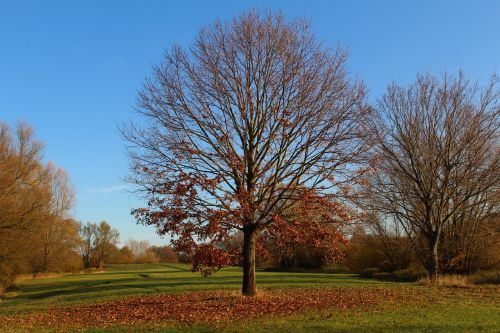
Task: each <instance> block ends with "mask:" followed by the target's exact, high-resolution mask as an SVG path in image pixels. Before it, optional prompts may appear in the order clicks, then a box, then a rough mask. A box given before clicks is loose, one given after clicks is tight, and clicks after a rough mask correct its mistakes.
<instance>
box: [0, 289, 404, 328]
mask: <svg viewBox="0 0 500 333" xmlns="http://www.w3.org/2000/svg"><path fill="white" fill-rule="evenodd" d="M407 292H408V290H405V291H404V292H403V290H401V289H399V290H396V289H395V288H373V287H371V288H362V287H359V288H335V289H275V290H266V291H263V292H262V294H260V295H258V296H257V297H254V298H249V297H243V296H240V295H238V293H237V292H236V291H209V292H207V291H200V292H187V293H175V294H159V295H147V296H141V297H134V298H126V299H122V300H114V301H107V302H102V303H96V304H93V305H85V306H70V307H60V308H52V309H47V310H42V311H36V312H32V313H30V314H29V315H16V316H9V317H2V318H0V323H1V322H3V324H7V325H9V326H10V325H16V326H17V325H20V326H24V327H40V326H46V327H69V326H71V327H88V326H99V327H103V326H114V325H134V324H140V323H146V322H157V321H163V320H174V321H179V322H185V323H198V322H223V321H232V320H246V319H252V318H257V317H261V316H280V315H289V314H293V313H297V312H301V311H308V310H319V309H327V308H332V309H337V310H338V309H348V308H354V307H360V306H365V305H373V304H378V303H380V302H382V301H383V300H387V299H392V300H394V299H397V298H400V297H404V296H408V294H407Z"/></svg>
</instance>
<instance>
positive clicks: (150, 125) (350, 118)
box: [122, 11, 370, 295]
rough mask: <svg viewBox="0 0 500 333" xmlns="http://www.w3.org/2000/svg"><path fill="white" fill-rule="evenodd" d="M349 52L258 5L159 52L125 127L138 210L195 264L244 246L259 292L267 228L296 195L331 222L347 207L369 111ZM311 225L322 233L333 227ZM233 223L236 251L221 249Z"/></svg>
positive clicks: (219, 261)
mask: <svg viewBox="0 0 500 333" xmlns="http://www.w3.org/2000/svg"><path fill="white" fill-rule="evenodd" d="M346 59H347V52H346V51H345V50H344V49H342V48H337V49H333V50H332V49H330V48H328V47H325V46H324V45H323V44H322V43H320V42H318V40H317V39H316V38H315V36H314V34H313V33H312V32H311V31H310V29H309V26H308V22H306V21H304V20H293V21H286V20H285V19H284V18H283V17H282V16H281V15H273V14H262V13H259V12H255V11H251V12H248V13H246V14H244V15H241V16H239V17H237V18H235V19H234V20H233V21H231V22H216V23H215V24H213V25H210V26H207V27H205V28H203V29H202V30H201V31H200V32H199V34H198V36H197V37H196V40H195V41H194V43H193V44H192V45H191V46H190V47H189V48H181V47H178V46H177V47H173V48H172V49H171V50H170V51H167V52H165V54H164V58H163V61H162V62H161V63H160V64H159V65H157V66H155V67H154V69H153V73H152V75H151V76H150V77H149V78H148V79H147V80H146V82H145V84H144V87H143V89H142V90H141V91H140V94H139V102H138V108H137V112H138V113H139V114H140V115H141V116H142V117H141V119H140V121H138V122H136V123H132V124H130V125H129V126H126V127H125V128H123V129H122V132H123V134H124V136H125V138H126V139H127V141H128V152H129V155H130V158H131V162H132V164H131V165H132V175H131V177H130V178H131V181H132V182H133V183H135V184H137V185H138V189H139V190H142V191H143V192H142V193H143V194H144V196H145V198H146V199H147V201H148V205H147V207H145V208H139V209H136V210H134V212H133V213H134V214H135V216H136V218H137V219H138V220H139V221H140V222H142V223H145V224H148V225H154V226H156V227H157V229H158V232H159V233H160V234H166V233H168V234H170V235H171V236H173V238H174V245H175V246H176V248H177V249H178V250H185V251H188V252H189V251H192V250H196V251H197V252H196V255H195V260H196V261H197V262H196V263H195V264H196V267H198V268H201V267H206V266H209V267H212V266H217V267H222V266H224V265H227V264H230V263H232V262H234V261H233V260H234V255H238V254H242V255H243V267H244V269H243V289H242V292H243V294H244V295H254V294H255V293H256V288H255V253H256V247H258V244H257V245H256V242H257V239H258V238H259V236H260V235H262V233H263V231H264V230H270V229H272V228H273V227H275V226H276V225H282V221H283V219H282V215H283V213H284V212H285V211H287V210H288V209H289V208H290V207H291V206H293V205H295V204H296V203H297V202H298V201H301V202H305V203H307V202H315V203H316V204H317V203H318V202H320V201H323V202H325V203H327V206H328V207H329V208H331V210H332V211H331V212H330V213H329V214H328V216H330V219H331V221H330V222H335V221H338V220H340V219H341V216H342V214H343V213H344V211H345V208H344V207H341V205H340V203H339V202H338V197H337V196H336V194H337V193H338V192H339V189H340V188H344V189H345V188H347V185H348V184H349V183H350V182H351V181H352V177H353V175H355V173H354V170H355V169H356V168H357V164H358V163H359V162H360V161H361V158H362V157H363V153H364V151H365V149H366V147H367V140H366V132H367V128H366V127H367V122H366V118H367V116H368V115H369V111H370V109H369V108H368V107H367V106H366V103H365V97H366V91H365V88H364V86H363V85H362V84H361V83H359V82H355V81H353V80H351V79H350V78H349V75H348V73H347V71H346ZM344 192H345V191H344ZM304 206H307V204H305V205H304ZM311 206H315V205H311ZM337 210H338V214H337ZM323 222H325V221H323ZM310 223H316V224H317V225H316V227H317V228H318V230H320V228H321V232H319V231H318V233H317V237H319V238H321V237H324V236H325V233H327V232H328V230H330V229H331V230H335V228H326V227H324V225H323V224H322V223H320V222H314V221H312V222H310ZM290 227H293V224H290ZM237 230H239V231H241V232H243V235H244V241H243V248H242V249H239V250H236V249H227V248H222V247H220V246H217V245H218V244H220V243H222V242H224V240H225V239H226V238H228V237H229V236H230V235H231V234H232V233H233V232H234V231H237ZM275 234H276V233H275Z"/></svg>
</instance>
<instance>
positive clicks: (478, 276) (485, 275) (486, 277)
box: [469, 271, 500, 284]
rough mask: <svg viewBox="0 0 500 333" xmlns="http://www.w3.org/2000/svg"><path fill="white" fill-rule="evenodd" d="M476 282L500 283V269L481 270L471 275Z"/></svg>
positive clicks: (472, 280)
mask: <svg viewBox="0 0 500 333" xmlns="http://www.w3.org/2000/svg"><path fill="white" fill-rule="evenodd" d="M469 280H470V281H471V282H472V283H474V284H500V271H480V272H477V273H475V274H472V275H470V276H469Z"/></svg>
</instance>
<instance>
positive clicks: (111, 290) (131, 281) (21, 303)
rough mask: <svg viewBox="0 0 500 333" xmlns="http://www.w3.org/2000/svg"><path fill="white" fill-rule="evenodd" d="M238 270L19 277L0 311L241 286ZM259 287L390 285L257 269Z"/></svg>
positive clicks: (119, 270) (155, 268)
mask: <svg viewBox="0 0 500 333" xmlns="http://www.w3.org/2000/svg"><path fill="white" fill-rule="evenodd" d="M241 275H242V273H241V269H240V268H233V267H231V268H225V269H222V270H220V271H219V272H217V273H215V274H214V275H212V276H210V277H207V278H204V277H202V276H201V275H200V274H199V273H192V272H191V271H190V270H189V266H188V265H184V264H155V265H116V266H112V267H109V268H108V269H107V270H106V271H105V272H102V273H89V274H68V275H65V276H62V277H58V278H47V279H35V280H27V281H23V282H22V283H21V284H20V286H19V289H18V290H16V292H15V293H14V294H16V296H15V297H8V298H5V299H4V300H3V301H2V302H0V313H2V312H12V311H15V312H19V311H32V310H35V309H37V308H46V307H47V306H56V305H57V306H62V305H71V304H80V303H92V302H96V301H102V300H110V299H114V298H120V297H126V296H134V295H144V294H151V293H165V292H181V291H191V290H213V289H240V288H241ZM257 283H258V287H259V288H262V289H265V288H306V287H307V288H311V287H325V288H328V287H335V286H350V287H353V286H366V285H391V283H388V282H381V281H375V280H364V279H360V278H358V277H357V276H356V275H352V274H335V275H332V274H322V273H280V272H258V274H257Z"/></svg>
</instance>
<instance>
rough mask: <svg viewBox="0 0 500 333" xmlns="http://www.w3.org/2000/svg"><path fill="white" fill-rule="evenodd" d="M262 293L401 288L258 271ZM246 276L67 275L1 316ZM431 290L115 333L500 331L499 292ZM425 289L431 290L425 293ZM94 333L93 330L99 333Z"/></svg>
mask: <svg viewBox="0 0 500 333" xmlns="http://www.w3.org/2000/svg"><path fill="white" fill-rule="evenodd" d="M257 281H258V286H259V288H262V289H264V288H292V287H294V288H295V287H305V288H307V287H325V288H329V287H356V286H369V285H384V286H387V287H397V286H398V284H395V283H389V282H379V281H372V280H363V279H359V278H357V277H355V276H353V275H337V274H335V275H331V274H308V273H276V272H259V273H258V275H257ZM240 283H241V271H240V270H239V269H237V268H228V269H224V270H222V271H220V272H218V273H216V274H215V275H214V276H212V277H209V278H203V277H201V276H200V275H199V274H194V273H191V272H189V267H188V266H186V265H181V264H174V265H139V266H135V265H130V266H115V267H111V268H110V269H109V270H108V271H107V272H104V273H95V274H75V275H66V276H63V277H59V278H49V279H37V280H28V281H24V282H23V283H22V284H21V286H20V289H19V290H18V291H17V295H12V296H13V297H9V298H6V299H4V300H2V301H1V302H0V316H1V315H2V314H12V313H14V312H15V313H29V312H30V311H33V310H36V309H41V308H47V307H55V306H64V305H70V304H81V303H92V302H95V301H99V300H109V299H112V298H120V297H126V296H133V295H139V294H147V293H158V292H182V291H189V290H202V289H239V288H240ZM412 288H427V289H426V293H425V295H426V296H425V297H423V298H422V299H421V300H419V301H418V302H416V303H415V304H410V305H404V306H401V305H400V304H398V302H397V301H396V302H395V301H387V302H385V303H384V304H383V305H380V306H376V307H374V308H370V309H364V308H356V309H350V310H344V311H339V310H334V311H328V310H325V311H321V312H317V311H316V312H314V311H311V312H310V313H302V314H296V315H292V316H287V317H274V318H273V317H269V318H262V319H259V320H256V321H248V322H231V323H226V324H217V325H215V326H214V325H209V326H207V325H189V326H186V325H184V324H178V323H172V322H164V323H155V324H151V325H146V326H142V327H128V328H127V327H117V328H115V329H113V330H112V331H115V332H122V331H140V330H143V331H165V330H167V331H168V332H176V331H178V332H185V331H193V332H207V331H213V332H244V331H248V332H264V331H276V332H290V331H294V332H296V331H298V332H300V331H302V332H309V331H314V332H331V331H335V332H359V331H369V332H382V331H384V332H386V331H388V332H408V331H415V332H422V331H423V332H471V331H484V332H500V295H499V289H498V287H489V288H486V289H484V288H474V289H472V290H461V289H449V288H434V287H419V286H413V287H412ZM427 291H428V292H427ZM98 331H100V330H99V329H91V330H89V332H98Z"/></svg>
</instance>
